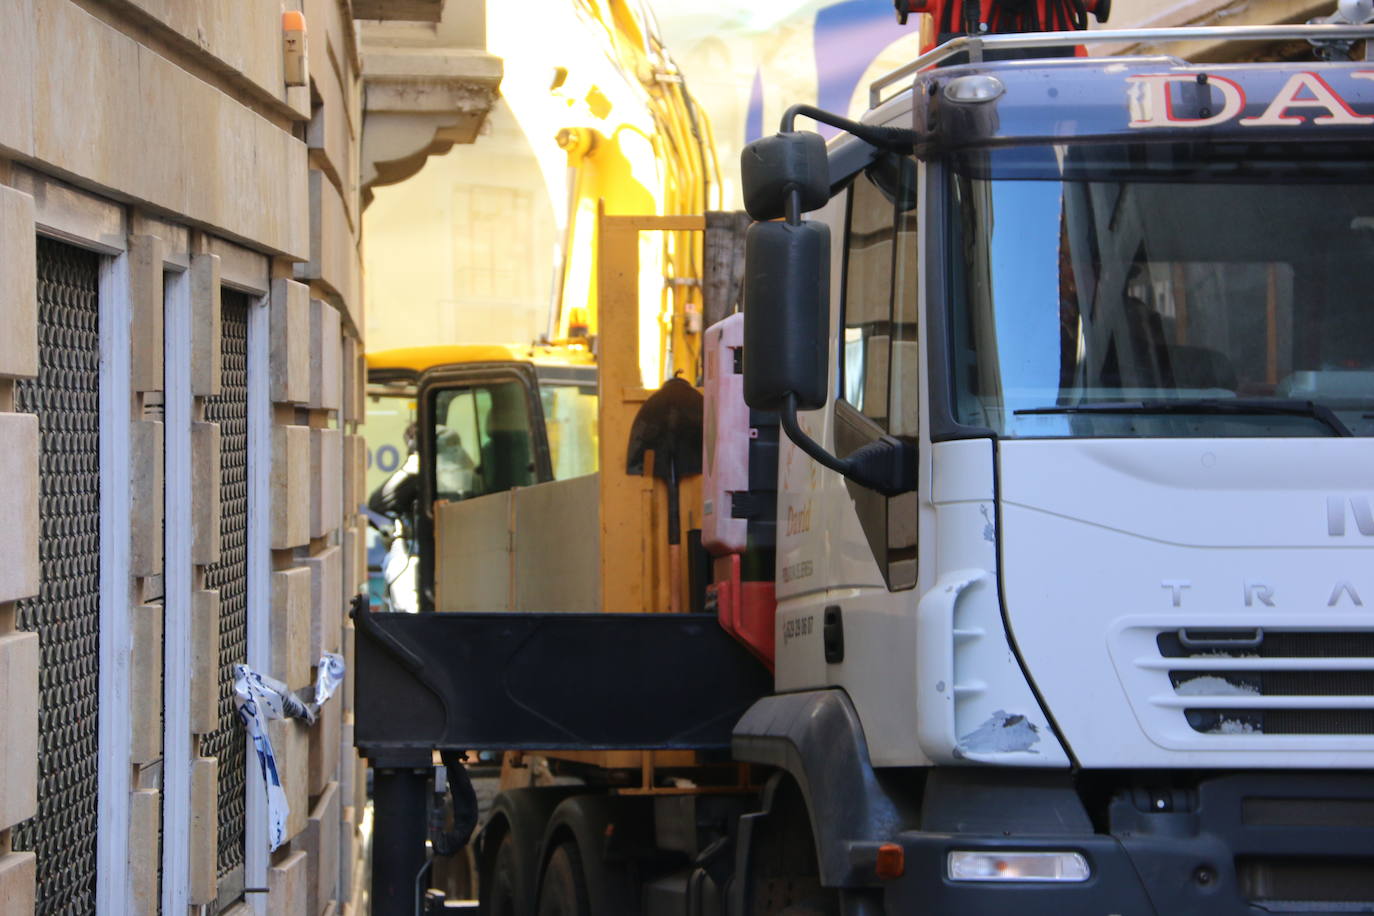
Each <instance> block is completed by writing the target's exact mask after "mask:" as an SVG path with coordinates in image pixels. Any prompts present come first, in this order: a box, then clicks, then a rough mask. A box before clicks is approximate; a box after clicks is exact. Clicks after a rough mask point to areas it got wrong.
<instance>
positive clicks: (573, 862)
mask: <svg viewBox="0 0 1374 916" xmlns="http://www.w3.org/2000/svg"><path fill="white" fill-rule="evenodd" d="M591 912H592V908H591V904H590V903H589V902H588V897H587V879H586V876H585V875H583V873H582V856H581V854H579V853H578V851H577V843H576V842H574V841H572V840H567V841H565V842H562V843H559V844H558V848H557V849H555V850H554V851H553V855H551V856H549V864H548V865H546V866H544V880H543V881H541V882H540V889H539V911H538V916H591Z"/></svg>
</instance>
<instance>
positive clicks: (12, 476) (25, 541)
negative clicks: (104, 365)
mask: <svg viewBox="0 0 1374 916" xmlns="http://www.w3.org/2000/svg"><path fill="white" fill-rule="evenodd" d="M0 480H3V481H4V486H3V487H0V517H3V518H4V519H5V523H4V524H3V525H0V557H4V562H3V563H0V601H13V600H15V599H16V598H27V597H29V596H30V595H36V594H38V586H39V581H40V580H39V566H38V418H37V417H36V416H34V415H33V414H27V413H0ZM0 791H3V789H0Z"/></svg>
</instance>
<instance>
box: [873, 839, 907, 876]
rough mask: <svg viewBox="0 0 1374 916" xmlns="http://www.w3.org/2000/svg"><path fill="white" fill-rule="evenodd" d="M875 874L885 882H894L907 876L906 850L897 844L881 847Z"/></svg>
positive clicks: (875, 863)
mask: <svg viewBox="0 0 1374 916" xmlns="http://www.w3.org/2000/svg"><path fill="white" fill-rule="evenodd" d="M873 873H874V874H876V875H877V876H878V877H879V878H881V879H882V880H884V881H892V880H894V879H896V878H900V877H901V876H902V875H904V874H906V850H905V849H903V848H902V847H901V846H899V845H898V844H896V843H884V844H883V845H881V846H879V847H878V858H877V860H876V861H874V863H873Z"/></svg>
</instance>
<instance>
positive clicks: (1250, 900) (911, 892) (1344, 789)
mask: <svg viewBox="0 0 1374 916" xmlns="http://www.w3.org/2000/svg"><path fill="white" fill-rule="evenodd" d="M1109 821H1110V827H1109V829H1110V833H1108V834H1094V833H1083V834H1079V835H1073V834H1071V833H1069V834H1058V835H1054V836H1045V835H1041V836H1036V835H1034V834H1022V833H1020V832H1019V831H1013V832H1009V833H1004V834H994V833H991V832H987V831H985V830H980V831H979V832H970V833H961V832H958V831H950V832H936V831H930V830H921V831H914V830H913V831H904V832H902V833H900V834H898V835H897V836H896V837H895V838H894V841H895V842H897V843H899V844H900V845H901V846H902V847H903V850H904V853H905V866H906V867H905V873H904V874H903V875H902V877H901V878H899V879H896V880H894V881H892V882H890V883H889V884H888V886H887V890H886V894H885V897H884V905H885V909H886V910H887V912H889V913H894V914H895V913H905V914H911V913H941V914H943V913H950V914H955V913H957V914H960V916H980V914H988V916H992V914H998V916H1001V914H1005V913H1011V912H1015V913H1018V914H1041V913H1043V914H1047V916H1073V914H1079V913H1082V914H1094V916H1100V914H1110V913H1117V914H1121V916H1127V914H1150V913H1153V914H1159V916H1204V914H1205V916H1242V914H1244V916H1260V914H1266V913H1270V914H1285V913H1374V775H1371V774H1353V773H1352V774H1346V773H1258V774H1236V775H1227V776H1218V777H1216V778H1213V779H1208V780H1203V781H1202V782H1201V783H1199V784H1198V785H1197V787H1196V788H1195V789H1190V790H1186V791H1185V790H1176V789H1175V790H1170V789H1165V790H1159V791H1152V790H1143V789H1141V790H1135V791H1122V792H1119V793H1118V794H1117V795H1116V797H1115V798H1114V799H1113V801H1112V802H1111V804H1110V806H1109ZM979 826H980V827H985V826H986V825H985V824H979ZM1037 851H1039V852H1055V853H1065V852H1068V853H1078V854H1080V855H1081V856H1082V857H1083V860H1084V861H1086V863H1087V866H1088V869H1089V874H1088V876H1087V878H1086V880H1080V881H1036V882H1028V881H994V880H982V881H976V880H965V881H956V880H951V878H950V876H949V868H950V854H951V853H954V852H987V853H991V854H993V856H994V857H995V856H996V855H1001V854H1008V853H1016V852H1037Z"/></svg>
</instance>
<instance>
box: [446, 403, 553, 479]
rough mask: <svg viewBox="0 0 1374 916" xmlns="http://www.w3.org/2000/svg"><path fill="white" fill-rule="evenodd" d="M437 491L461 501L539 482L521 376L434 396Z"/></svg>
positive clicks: (527, 406)
mask: <svg viewBox="0 0 1374 916" xmlns="http://www.w3.org/2000/svg"><path fill="white" fill-rule="evenodd" d="M434 418H435V427H434V440H433V441H434V465H433V467H434V492H435V496H436V498H437V499H447V500H459V499H468V498H470V497H473V496H481V495H483V494H486V493H499V492H501V491H503V490H509V489H510V488H511V487H527V486H530V485H531V484H533V483H535V482H536V469H535V462H534V449H533V442H532V437H531V430H530V416H529V405H528V401H527V399H526V396H525V387H524V386H523V385H522V384H520V383H519V382H518V381H514V380H511V381H493V382H486V383H483V384H476V385H472V386H469V387H464V388H447V389H443V390H441V391H439V392H438V393H437V394H436V396H435V409H434Z"/></svg>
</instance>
